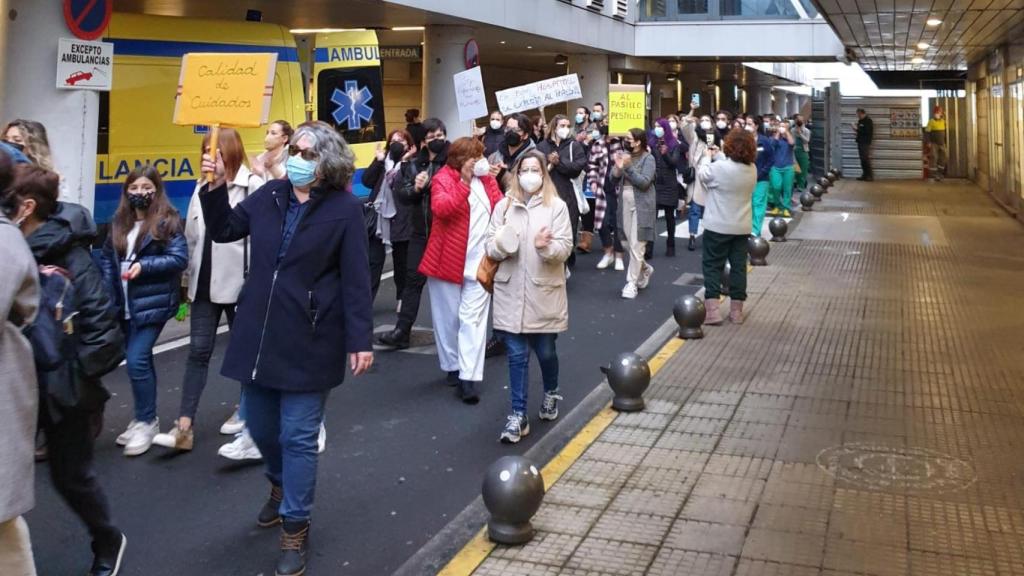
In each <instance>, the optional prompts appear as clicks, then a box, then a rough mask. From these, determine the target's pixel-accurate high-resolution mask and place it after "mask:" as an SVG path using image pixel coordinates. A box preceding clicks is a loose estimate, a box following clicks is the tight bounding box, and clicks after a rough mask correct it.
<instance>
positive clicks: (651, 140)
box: [647, 118, 679, 153]
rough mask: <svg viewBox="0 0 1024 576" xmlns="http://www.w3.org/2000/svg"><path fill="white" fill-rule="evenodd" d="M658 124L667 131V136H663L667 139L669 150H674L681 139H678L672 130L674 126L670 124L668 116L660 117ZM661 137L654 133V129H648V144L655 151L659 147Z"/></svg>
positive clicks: (666, 143)
mask: <svg viewBox="0 0 1024 576" xmlns="http://www.w3.org/2000/svg"><path fill="white" fill-rule="evenodd" d="M658 126H661V129H662V130H664V131H665V136H664V137H663V138H661V139H662V140H664V141H665V145H666V146H668V151H669V152H672V151H673V150H675V149H676V146H679V140H677V139H676V135H675V134H674V133H673V132H672V127H671V126H669V123H668V119H667V118H658ZM658 140H659V138H658V137H657V136H655V135H654V130H648V131H647V146H648V148H649V149H650V150H651V152H652V153H653V152H654V151H655V150H657V149H658Z"/></svg>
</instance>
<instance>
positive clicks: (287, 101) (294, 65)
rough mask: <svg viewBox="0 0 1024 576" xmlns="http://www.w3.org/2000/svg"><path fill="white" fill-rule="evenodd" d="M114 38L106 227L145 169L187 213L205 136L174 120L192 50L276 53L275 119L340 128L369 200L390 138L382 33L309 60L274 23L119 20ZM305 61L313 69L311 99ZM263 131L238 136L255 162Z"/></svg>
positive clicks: (103, 177)
mask: <svg viewBox="0 0 1024 576" xmlns="http://www.w3.org/2000/svg"><path fill="white" fill-rule="evenodd" d="M105 39H106V40H107V41H108V42H113V44H114V78H113V89H112V90H111V91H110V92H109V93H102V94H101V96H100V114H99V131H98V140H97V154H96V193H95V199H94V201H95V204H94V208H93V212H94V214H95V217H96V221H97V222H98V223H105V222H107V221H109V220H110V217H111V216H112V215H113V213H114V210H115V209H116V208H117V204H118V201H119V199H120V195H121V186H122V184H123V182H124V178H125V176H127V175H128V173H129V172H130V171H131V170H132V169H133V168H134V167H135V166H136V165H139V164H146V163H148V164H152V165H153V166H154V167H155V168H156V169H157V170H159V171H160V175H161V176H162V177H163V179H164V182H165V186H166V189H167V193H168V196H169V197H170V199H171V201H172V202H173V203H174V205H175V207H176V208H177V209H178V210H179V212H181V213H182V214H185V213H186V212H187V209H188V202H189V199H190V198H191V196H192V191H193V189H194V188H195V183H196V180H197V179H198V178H199V146H200V142H201V138H202V134H203V133H204V132H205V131H206V127H202V126H195V127H193V126H177V125H174V124H173V123H172V118H173V116H174V95H175V92H176V90H177V84H178V78H179V72H180V67H181V57H182V55H184V54H186V53H188V52H273V53H276V54H277V70H276V71H275V74H274V95H273V98H272V100H271V108H270V121H274V120H286V121H288V122H289V123H291V124H292V125H293V126H294V125H298V124H300V123H302V122H304V121H305V120H306V119H307V118H308V117H312V118H316V119H319V120H323V121H325V122H328V123H330V124H331V125H332V126H335V127H336V128H337V129H338V130H339V131H340V132H341V133H342V135H343V136H344V137H345V139H346V140H347V141H348V142H349V143H351V144H352V145H353V149H354V151H355V153H356V166H357V170H358V171H357V174H356V177H355V178H354V181H353V192H355V193H356V194H359V195H361V196H365V195H367V194H368V192H369V191H368V190H366V189H365V188H364V187H363V186H362V185H361V183H360V182H359V175H360V173H361V172H362V170H363V169H364V168H365V167H366V166H369V164H370V162H371V161H372V160H373V151H374V149H375V148H376V146H377V144H378V143H380V142H382V141H383V140H384V104H383V94H382V84H383V81H382V78H381V72H380V56H379V54H380V51H379V47H378V44H377V36H376V33H374V32H372V31H366V32H363V31H359V32H335V33H330V34H317V35H316V36H315V37H314V38H313V40H314V43H313V45H312V47H311V50H312V52H311V53H305V52H303V51H300V49H299V48H297V47H296V41H295V37H294V36H293V35H292V34H291V33H290V32H289V31H288V30H287V29H286V28H284V27H283V26H278V25H274V24H263V23H255V22H234V21H225V20H197V19H185V18H174V17H163V16H148V15H141V14H121V13H116V14H114V16H113V17H112V18H111V22H110V26H109V28H108V29H107V34H106V38H105ZM300 44H301V45H303V46H306V45H310V43H309V42H301V43H300ZM304 64H307V65H308V64H311V65H312V78H310V81H309V86H310V88H311V91H310V94H311V96H310V97H309V98H307V97H306V90H305V87H306V86H307V81H306V76H305V75H304V74H303V69H304ZM305 69H306V70H309V68H308V67H307V68H305ZM264 132H265V131H264V129H262V128H243V129H239V133H240V134H241V135H242V140H243V143H244V144H245V149H246V153H247V154H248V155H249V156H250V157H252V156H255V155H256V154H258V153H259V152H261V151H262V150H263V136H264Z"/></svg>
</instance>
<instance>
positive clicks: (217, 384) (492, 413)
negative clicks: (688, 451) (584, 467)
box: [28, 238, 700, 576]
mask: <svg viewBox="0 0 1024 576" xmlns="http://www.w3.org/2000/svg"><path fill="white" fill-rule="evenodd" d="M595 240H596V239H595ZM677 243H678V244H679V246H678V247H679V252H678V257H676V258H672V259H669V258H666V257H665V256H664V239H663V238H659V240H658V247H657V251H656V255H655V258H654V259H653V260H652V261H651V263H652V264H653V265H654V267H655V274H654V276H653V279H652V281H651V286H650V288H648V289H647V290H645V291H643V292H641V295H640V297H639V298H637V299H636V300H633V301H627V300H623V299H622V298H620V296H619V292H620V290H621V289H622V285H623V284H624V282H625V273H624V272H614V271H613V270H607V271H598V270H596V269H595V268H594V266H595V264H596V262H597V259H598V254H597V253H592V254H590V255H580V256H579V257H578V264H577V268H576V272H575V273H574V274H573V276H572V279H571V280H570V281H569V306H570V319H569V323H570V329H569V332H567V333H565V334H563V335H561V336H560V337H559V339H558V352H559V358H560V360H561V366H560V369H561V390H562V392H563V394H564V396H565V402H563V403H562V405H561V410H562V413H563V414H565V413H567V412H568V411H569V410H571V409H572V408H573V407H574V406H575V405H576V403H577V402H579V401H580V399H582V398H583V397H584V396H586V395H587V393H589V392H590V391H591V390H592V389H593V388H594V387H595V386H598V385H600V384H601V378H602V376H601V374H600V372H599V370H598V367H599V366H600V365H601V364H603V363H607V362H609V361H610V359H611V358H612V357H613V356H614V355H615V354H617V353H619V352H623V351H629V350H633V349H635V348H636V347H637V346H639V345H640V343H642V342H643V341H644V340H645V339H646V338H647V337H648V336H649V335H650V334H651V333H652V332H653V331H654V330H655V329H656V328H657V327H658V326H659V325H660V324H661V323H662V322H664V321H665V320H666V318H668V317H669V316H670V315H671V307H672V302H673V300H674V299H675V298H676V297H677V296H679V295H680V294H682V293H692V292H693V291H695V290H696V288H697V287H695V286H680V285H677V284H675V283H676V282H677V281H679V280H680V277H681V275H683V274H684V273H686V272H689V273H696V274H699V268H700V262H699V254H700V252H699V251H698V252H692V253H691V252H687V251H686V248H685V241H684V240H683V241H677ZM595 244H596V243H595ZM374 316H375V320H376V323H377V325H378V326H383V325H388V324H391V323H393V322H394V284H393V283H392V282H391V281H389V280H388V281H385V282H384V283H383V285H382V289H381V293H380V294H379V295H378V298H377V302H376V304H375V310H374ZM172 322H173V321H172ZM417 326H420V327H429V326H430V319H429V300H428V299H427V298H426V295H425V296H424V302H423V306H422V307H421V311H420V318H419V322H418V323H417ZM228 337H229V335H228V334H224V335H222V336H220V338H219V339H218V346H217V350H216V352H215V355H214V358H213V360H212V361H211V375H210V381H209V384H208V386H207V389H206V392H205V395H204V397H203V400H202V404H201V406H200V411H199V414H198V420H197V422H196V447H195V450H194V451H193V452H191V453H187V454H180V455H173V454H171V453H170V452H169V451H167V450H165V449H163V448H160V447H156V446H154V447H153V449H152V450H151V451H150V452H149V453H147V454H145V455H143V456H140V457H137V458H134V459H128V458H126V457H125V456H123V455H122V453H121V450H120V449H119V448H118V447H117V446H115V445H114V437H115V436H116V435H117V434H118V433H120V432H121V431H122V430H123V429H124V426H125V425H126V424H127V422H128V421H129V420H130V418H131V408H130V406H131V391H130V386H129V383H128V380H127V377H126V375H125V373H124V370H123V368H121V369H118V370H117V371H116V372H114V373H113V374H111V375H110V376H108V377H107V378H106V384H107V386H108V387H109V388H110V389H111V391H112V392H113V393H114V394H115V397H114V398H113V399H112V400H111V401H110V402H109V403H108V405H107V412H106V423H105V429H104V432H103V434H102V435H101V436H100V438H99V440H98V443H97V448H96V452H97V453H96V460H97V468H98V473H99V476H100V479H101V482H102V484H103V485H104V487H105V488H106V490H107V494H108V496H109V498H110V502H111V506H112V508H113V512H114V516H115V519H116V521H117V523H118V524H119V526H120V527H121V529H122V530H123V531H124V532H125V533H126V535H127V537H128V549H127V554H126V559H125V570H124V572H123V573H124V574H126V575H146V576H180V575H181V574H211V575H217V576H232V575H259V574H264V575H269V574H273V566H274V562H275V559H276V557H277V544H278V536H279V532H278V530H277V529H270V530H262V529H259V528H257V527H256V523H255V519H256V514H257V512H258V510H259V508H260V507H261V506H262V504H263V502H264V500H265V498H266V496H267V493H268V483H267V482H266V480H265V479H264V477H263V475H262V467H261V465H260V464H241V465H240V464H237V463H232V462H229V461H227V460H224V459H222V458H220V457H218V456H217V455H216V451H217V448H218V447H219V446H220V444H221V443H222V442H226V441H228V440H230V438H229V437H225V436H220V435H219V434H218V432H217V430H218V428H219V427H220V424H221V422H223V420H224V419H225V418H227V417H228V416H229V415H230V413H231V411H232V409H233V407H234V404H235V402H237V398H238V384H237V383H235V382H232V381H230V380H227V379H225V378H223V377H221V376H219V374H217V372H218V369H219V367H220V364H221V361H222V359H223V350H224V346H225V344H226V342H227V338H228ZM419 352H420V353H416V352H387V353H379V354H378V355H377V362H376V365H375V367H374V369H373V371H372V372H371V373H370V374H368V375H366V376H363V377H360V378H352V377H348V378H346V381H345V384H344V385H343V386H341V387H340V388H338V389H336V390H335V391H334V392H333V393H332V394H331V397H330V399H329V401H328V408H327V417H326V422H327V431H328V441H327V450H326V452H325V453H324V454H323V455H322V456H321V459H320V470H319V482H318V486H317V488H318V490H317V499H316V507H315V510H314V513H313V527H312V531H311V539H310V543H311V547H312V555H311V559H310V562H309V573H310V574H318V575H327V574H330V575H348V574H353V575H367V576H376V575H384V574H390V573H391V572H393V571H394V570H395V569H396V568H397V567H399V566H400V565H401V564H402V563H403V562H404V561H405V560H406V559H407V558H409V557H410V556H411V555H412V554H414V553H415V552H416V551H417V550H418V549H419V548H420V547H421V546H423V545H424V544H425V543H426V542H427V541H428V540H429V539H430V538H431V537H432V536H433V535H434V534H435V533H436V532H438V531H439V530H440V529H441V528H442V527H444V526H445V525H446V524H447V523H448V522H449V521H450V520H451V519H452V518H454V517H455V516H456V515H457V514H458V513H459V512H460V511H461V510H462V509H463V508H465V507H466V506H467V505H468V504H469V503H470V502H471V501H472V500H473V499H474V498H475V497H476V496H477V495H478V494H479V489H480V481H481V478H482V474H483V471H484V470H485V469H486V467H487V466H488V465H489V464H490V463H491V462H493V461H494V460H495V459H497V458H498V457H500V456H503V455H506V454H511V453H518V454H521V453H524V452H525V451H526V450H527V449H529V448H530V446H532V445H533V444H534V443H535V442H536V441H537V439H538V438H540V437H541V436H542V435H543V434H545V433H546V432H547V431H548V430H550V429H551V428H552V426H553V424H550V423H544V422H541V421H540V420H539V419H537V418H536V417H535V414H536V411H537V410H538V408H539V406H540V397H541V392H540V391H541V384H540V370H539V368H538V367H537V364H536V361H535V360H534V361H533V363H532V365H531V375H530V376H531V378H530V380H531V385H530V386H531V388H530V392H531V395H530V414H531V435H530V436H529V437H527V438H526V439H525V440H524V441H523V442H521V443H520V444H518V445H517V446H514V447H510V446H506V445H502V444H500V443H499V442H498V435H499V433H500V431H501V428H502V426H503V425H504V421H505V415H506V413H507V411H508V391H507V389H506V386H507V383H508V371H507V365H506V360H505V358H504V357H501V358H492V359H490V360H488V362H487V367H486V370H485V382H484V384H483V386H482V401H481V402H480V404H479V405H477V406H466V405H463V404H462V403H461V402H459V401H458V400H456V399H455V397H454V396H453V393H452V389H451V388H449V387H448V386H446V385H445V384H444V381H443V373H442V372H441V371H440V369H439V368H438V365H437V358H436V356H434V355H432V354H430V353H429V350H420V351H419ZM187 354H188V349H187V347H182V348H178V349H175V350H170V351H167V352H164V353H162V354H160V355H158V356H157V359H156V365H157V372H158V377H159V399H158V403H159V408H158V413H159V416H160V420H161V428H162V429H166V428H168V427H170V425H171V423H172V422H173V419H174V418H175V417H176V410H177V406H178V402H179V400H180V391H181V381H182V376H183V373H184V369H185V362H186V358H187ZM558 440H559V441H560V442H563V443H564V442H567V441H568V440H569V438H560V439H558ZM45 467H46V464H41V465H39V466H38V467H37V482H36V485H37V487H38V488H37V504H36V508H35V509H34V510H33V511H32V512H31V513H30V514H29V515H28V522H29V526H30V528H31V531H32V540H33V546H34V549H35V554H36V563H37V566H38V569H39V574H41V575H44V576H51V575H58V576H63V575H72V574H81V573H84V571H85V570H86V569H87V568H88V565H89V563H90V561H91V552H90V550H89V539H88V535H87V533H86V531H85V530H84V528H83V527H82V526H81V524H80V523H79V522H78V521H77V518H75V517H74V516H73V515H72V513H71V512H70V510H69V509H67V507H66V506H65V505H64V504H63V502H62V501H61V500H60V499H59V497H58V496H57V495H56V493H55V492H54V491H53V489H52V487H51V486H50V482H49V477H48V470H46V468H45Z"/></svg>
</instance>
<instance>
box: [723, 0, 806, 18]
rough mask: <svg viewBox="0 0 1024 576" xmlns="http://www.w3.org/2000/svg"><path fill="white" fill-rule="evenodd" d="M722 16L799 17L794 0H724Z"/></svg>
mask: <svg viewBox="0 0 1024 576" xmlns="http://www.w3.org/2000/svg"><path fill="white" fill-rule="evenodd" d="M722 16H740V17H745V18H750V17H755V16H764V17H776V18H777V17H787V18H797V17H799V13H798V12H797V11H796V8H795V7H794V6H793V0H722Z"/></svg>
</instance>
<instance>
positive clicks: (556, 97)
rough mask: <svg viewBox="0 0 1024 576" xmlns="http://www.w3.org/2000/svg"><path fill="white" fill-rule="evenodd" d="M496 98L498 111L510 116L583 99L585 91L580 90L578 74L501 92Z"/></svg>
mask: <svg viewBox="0 0 1024 576" xmlns="http://www.w3.org/2000/svg"><path fill="white" fill-rule="evenodd" d="M495 96H496V97H497V99H498V109H499V110H501V113H502V114H506V115H508V114H514V113H516V112H522V111H523V110H532V109H534V108H540V107H542V106H547V105H549V104H557V103H559V102H567V101H569V100H576V99H579V98H583V91H582V90H580V79H579V77H578V76H576V74H568V75H566V76H559V77H557V78H549V79H547V80H541V81H540V82H533V83H531V84H524V85H522V86H516V87H515V88H509V89H508V90H500V91H498V92H497V93H495Z"/></svg>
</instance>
